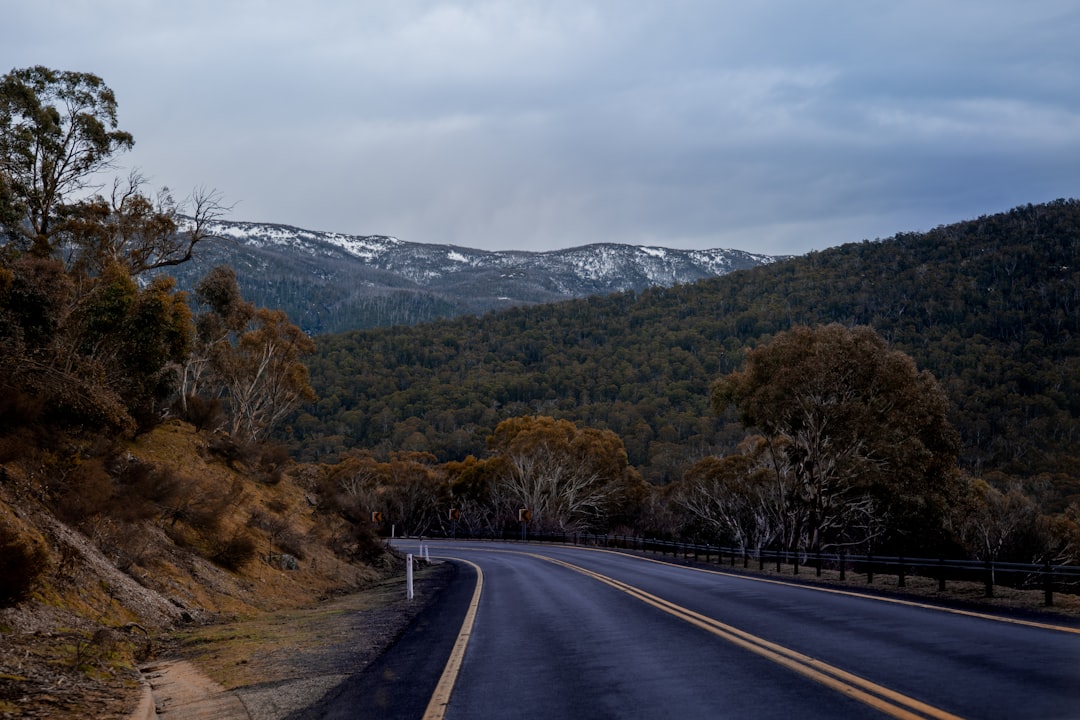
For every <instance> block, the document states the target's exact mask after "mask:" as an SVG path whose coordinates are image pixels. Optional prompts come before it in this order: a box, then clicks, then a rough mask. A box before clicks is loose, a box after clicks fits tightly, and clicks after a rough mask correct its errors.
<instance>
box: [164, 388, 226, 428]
mask: <svg viewBox="0 0 1080 720" xmlns="http://www.w3.org/2000/svg"><path fill="white" fill-rule="evenodd" d="M184 401H185V403H186V404H187V407H186V408H185V407H184V403H181V402H180V401H179V400H177V401H176V403H175V404H174V405H173V408H172V411H173V414H174V415H176V416H177V417H178V418H180V419H181V420H184V421H185V422H189V423H191V424H192V425H194V426H195V429H196V430H199V431H202V430H217V429H218V428H220V427H221V426H222V425H224V424H225V409H224V408H223V407H222V405H221V400H220V399H219V398H204V397H199V396H198V395H188V396H187V397H186V398H185V399H184Z"/></svg>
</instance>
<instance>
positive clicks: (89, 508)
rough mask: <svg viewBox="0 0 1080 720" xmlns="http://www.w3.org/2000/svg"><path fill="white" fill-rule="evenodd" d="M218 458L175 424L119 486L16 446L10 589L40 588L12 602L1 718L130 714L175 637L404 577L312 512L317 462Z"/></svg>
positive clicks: (0, 543) (0, 628)
mask: <svg viewBox="0 0 1080 720" xmlns="http://www.w3.org/2000/svg"><path fill="white" fill-rule="evenodd" d="M215 448H220V443H219V442H217V441H216V440H215V438H214V437H213V436H211V435H208V434H206V433H200V432H196V431H195V430H194V429H193V428H192V427H191V426H189V425H186V424H184V423H180V422H177V421H170V422H167V423H165V424H163V425H161V426H159V427H158V428H156V429H155V430H154V431H152V432H150V433H148V434H146V435H143V436H140V437H139V438H138V439H136V440H133V441H130V442H127V443H124V445H123V447H122V448H119V454H118V455H115V456H114V457H119V462H121V463H123V464H124V465H126V466H127V470H126V471H124V470H116V469H115V468H113V470H114V472H115V475H116V477H115V478H114V479H110V478H108V477H103V476H101V475H100V474H99V473H98V472H97V471H96V470H97V469H98V465H97V463H96V461H94V460H90V459H87V460H85V461H84V462H83V463H82V464H81V465H80V466H76V467H70V468H68V469H67V471H66V472H61V469H60V468H59V467H58V466H55V465H53V466H50V463H51V462H55V461H56V460H57V456H56V455H55V454H51V453H48V452H42V453H25V454H22V456H21V457H18V458H12V455H14V454H16V453H14V452H13V450H12V448H11V447H9V446H5V447H4V448H3V451H4V457H3V458H0V459H2V460H3V463H2V464H0V479H2V480H3V481H2V482H0V548H2V549H3V552H4V556H3V561H4V562H3V569H4V573H5V574H4V576H3V577H2V578H0V591H2V592H3V594H4V596H5V600H8V599H9V598H7V595H8V594H9V593H10V592H11V591H12V589H13V588H15V587H16V586H15V584H14V583H16V582H17V581H19V580H20V579H28V578H29V579H33V578H36V579H35V580H34V581H33V583H32V584H31V585H30V587H29V588H28V589H27V590H28V593H27V595H26V596H25V597H24V599H23V601H22V602H19V603H17V604H11V603H10V602H4V603H0V632H2V634H0V715H2V716H5V717H7V716H8V714H9V713H14V715H15V716H18V717H22V716H23V715H22V712H23V711H26V712H27V713H43V714H30V715H27V716H32V717H57V718H66V717H116V716H117V715H115V714H113V713H114V712H115V710H116V708H117V707H126V708H128V709H130V708H133V707H134V706H135V700H136V698H137V697H138V694H139V693H140V692H141V687H140V685H139V682H138V679H137V678H138V676H137V673H136V672H135V665H136V664H137V663H141V662H145V661H146V660H148V659H150V658H153V657H157V656H159V655H160V654H161V653H162V652H163V651H164V648H163V647H162V645H161V643H162V640H163V638H162V633H163V632H164V631H168V630H173V629H176V628H181V627H196V626H199V625H201V624H203V623H205V622H207V621H220V620H222V619H228V618H235V617H245V616H250V615H253V614H256V613H261V612H264V611H270V610H279V609H282V608H294V607H298V606H304V605H308V604H311V603H313V602H314V601H316V600H319V599H321V598H324V597H326V596H328V595H332V594H335V593H338V592H340V591H347V590H352V589H356V588H358V587H361V586H365V585H367V584H370V583H372V582H374V581H376V580H377V579H379V578H380V577H383V576H384V575H385V574H386V573H387V571H388V570H390V569H391V567H392V566H391V565H385V566H379V567H376V566H372V565H369V564H366V563H364V562H358V561H357V560H356V559H355V558H354V557H350V555H349V553H348V552H347V551H345V548H346V547H347V546H348V545H349V544H350V542H351V541H350V540H349V539H348V535H349V532H348V526H347V525H346V524H344V523H342V522H341V521H340V519H338V518H336V517H334V516H333V515H327V514H326V513H323V512H317V508H316V507H315V506H313V505H312V504H311V503H312V501H313V499H314V498H316V497H318V496H317V494H314V493H313V492H312V490H311V488H310V487H309V485H310V479H309V478H308V479H305V478H307V475H310V473H311V469H310V468H302V467H296V466H293V467H292V468H291V469H290V470H289V472H286V473H283V474H281V475H280V476H279V475H277V474H276V472H271V473H269V474H268V473H267V472H266V471H265V469H264V470H263V471H258V470H256V469H255V465H256V463H255V462H254V461H250V460H249V462H250V463H251V467H249V466H248V464H246V463H244V462H242V461H240V462H238V461H237V460H236V459H235V458H232V459H231V460H230V459H228V458H226V457H224V456H223V455H221V454H220V453H219V452H217V451H216V450H215ZM115 486H118V487H117V493H116V494H113V493H112V492H109V489H110V488H112V487H115ZM46 494H50V495H51V496H52V498H51V502H48V503H46V502H43V500H42V498H43V497H44V496H45V495H46ZM20 559H23V561H22V562H20V561H19V560H20ZM386 560H387V561H388V562H389V560H390V558H389V556H387V558H386ZM27 697H33V698H34V701H33V703H31V704H27V703H25V702H24V699H25V698H27Z"/></svg>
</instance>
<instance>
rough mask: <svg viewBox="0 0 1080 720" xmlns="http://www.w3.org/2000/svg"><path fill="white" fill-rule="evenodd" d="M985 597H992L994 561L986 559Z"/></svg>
mask: <svg viewBox="0 0 1080 720" xmlns="http://www.w3.org/2000/svg"><path fill="white" fill-rule="evenodd" d="M986 597H988V598H992V597H994V563H993V561H992V560H987V561H986Z"/></svg>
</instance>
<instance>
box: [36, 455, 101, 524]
mask: <svg viewBox="0 0 1080 720" xmlns="http://www.w3.org/2000/svg"><path fill="white" fill-rule="evenodd" d="M114 495H115V489H114V488H113V482H112V478H111V477H110V476H109V473H108V471H106V469H105V466H104V463H103V462H102V461H101V459H99V458H93V459H90V460H81V461H79V460H76V461H74V466H73V467H72V468H71V469H70V470H69V471H68V472H66V473H64V475H63V477H62V479H61V480H60V481H59V482H57V483H56V484H55V490H54V492H53V493H52V506H53V509H54V510H55V512H56V515H57V517H59V518H60V519H61V520H64V521H65V522H68V523H70V524H72V525H77V526H80V527H85V526H86V523H88V522H90V521H91V520H93V519H94V518H95V517H97V516H100V515H102V514H106V513H107V512H108V510H109V509H110V508H111V507H113V505H114V503H113V497H114Z"/></svg>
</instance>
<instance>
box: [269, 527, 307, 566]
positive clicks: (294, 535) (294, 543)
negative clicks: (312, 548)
mask: <svg viewBox="0 0 1080 720" xmlns="http://www.w3.org/2000/svg"><path fill="white" fill-rule="evenodd" d="M276 544H277V546H278V549H279V550H281V552H283V553H286V554H288V555H292V556H293V557H295V558H296V559H297V560H303V559H304V557H305V555H306V552H305V550H304V548H305V543H304V536H303V535H301V534H300V533H298V532H296V531H295V530H293V529H292V528H291V527H290V528H288V529H287V530H285V532H283V533H281V535H280V536H278V538H277V541H276Z"/></svg>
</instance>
